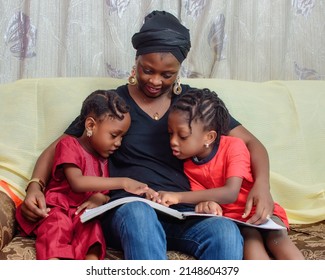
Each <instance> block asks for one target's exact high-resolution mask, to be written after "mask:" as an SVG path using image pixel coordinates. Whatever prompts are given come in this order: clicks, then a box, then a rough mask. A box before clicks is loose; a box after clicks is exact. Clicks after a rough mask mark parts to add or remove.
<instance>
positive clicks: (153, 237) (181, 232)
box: [102, 202, 243, 260]
mask: <svg viewBox="0 0 325 280" xmlns="http://www.w3.org/2000/svg"><path fill="white" fill-rule="evenodd" d="M102 227H103V231H104V234H105V239H106V242H107V245H108V246H110V247H113V248H117V249H122V250H123V252H124V258H125V259H129V260H132V259H133V260H164V259H167V254H166V252H167V249H168V250H178V251H181V252H183V253H187V254H189V255H192V256H194V257H195V258H197V259H202V260H238V259H242V257H243V239H242V236H241V234H240V232H239V229H238V227H237V225H236V224H235V223H233V222H232V221H229V220H226V219H222V218H202V217H199V218H189V219H187V220H178V219H176V218H171V217H169V216H166V215H162V214H161V215H160V214H159V215H157V213H156V212H155V211H154V210H153V209H152V208H151V207H150V206H149V205H147V204H145V203H143V202H131V203H127V204H124V205H122V206H120V207H119V208H116V209H114V210H111V211H109V212H107V213H106V214H105V216H104V217H103V218H102Z"/></svg>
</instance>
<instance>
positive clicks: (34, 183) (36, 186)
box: [25, 178, 45, 193]
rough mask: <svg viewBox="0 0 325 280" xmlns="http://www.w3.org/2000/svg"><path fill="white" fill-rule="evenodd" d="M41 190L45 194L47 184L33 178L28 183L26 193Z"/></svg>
mask: <svg viewBox="0 0 325 280" xmlns="http://www.w3.org/2000/svg"><path fill="white" fill-rule="evenodd" d="M31 189H32V190H39V191H41V192H44V190H45V184H44V182H43V181H42V180H41V179H39V178H32V179H31V180H29V181H28V182H27V185H26V189H25V191H26V193H27V192H28V190H31Z"/></svg>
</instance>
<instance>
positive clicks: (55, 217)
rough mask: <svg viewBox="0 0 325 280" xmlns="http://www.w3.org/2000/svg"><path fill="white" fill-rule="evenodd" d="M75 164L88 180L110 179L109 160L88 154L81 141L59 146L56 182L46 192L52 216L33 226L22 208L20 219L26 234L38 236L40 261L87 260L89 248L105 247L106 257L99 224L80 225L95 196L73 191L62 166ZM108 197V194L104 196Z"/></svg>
mask: <svg viewBox="0 0 325 280" xmlns="http://www.w3.org/2000/svg"><path fill="white" fill-rule="evenodd" d="M64 163H71V164H74V165H76V166H77V167H78V168H80V169H81V171H82V174H83V175H85V176H101V177H108V175H109V174H108V166H107V164H108V160H107V159H103V158H98V157H95V156H94V155H92V154H90V153H88V152H87V151H85V150H84V149H83V148H82V147H81V145H80V144H79V142H78V139H76V138H74V137H71V136H67V137H65V138H63V139H62V140H61V141H60V142H59V143H58V144H57V146H56V150H55V158H54V164H53V169H52V178H51V181H50V182H49V184H48V186H47V188H46V190H45V199H46V204H47V207H49V208H51V211H50V212H49V216H48V217H46V218H44V219H42V220H40V221H39V222H36V223H32V222H30V221H28V220H26V219H25V218H24V217H23V216H22V213H21V207H20V206H19V207H18V208H17V211H16V218H17V221H18V223H19V226H20V229H21V231H22V233H23V234H26V235H32V234H34V235H36V243H35V246H36V258H37V259H39V260H47V259H49V258H61V259H75V260H79V259H85V256H86V253H87V252H88V250H89V248H90V247H91V246H92V245H94V244H99V245H100V246H101V256H100V258H101V259H104V257H105V253H106V244H105V239H104V235H103V232H102V228H101V225H100V222H99V220H97V219H93V220H90V221H88V222H86V223H81V222H80V214H79V215H75V212H76V209H77V207H78V206H79V205H81V204H82V203H83V202H85V201H86V200H88V198H89V197H90V196H91V195H92V194H94V193H95V192H79V193H76V192H74V191H72V189H71V188H70V186H69V184H68V182H67V180H66V178H65V175H64V172H63V168H62V164H64ZM102 193H104V194H107V193H108V191H104V192H102Z"/></svg>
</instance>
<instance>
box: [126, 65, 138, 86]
mask: <svg viewBox="0 0 325 280" xmlns="http://www.w3.org/2000/svg"><path fill="white" fill-rule="evenodd" d="M128 82H129V84H130V85H132V86H134V85H136V84H137V78H136V76H135V66H133V67H132V70H131V74H130V76H129V78H128Z"/></svg>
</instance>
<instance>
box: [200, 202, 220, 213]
mask: <svg viewBox="0 0 325 280" xmlns="http://www.w3.org/2000/svg"><path fill="white" fill-rule="evenodd" d="M195 212H197V213H206V214H216V215H218V216H222V208H221V206H220V205H219V204H218V203H217V202H215V201H204V202H200V203H199V204H197V205H196V206H195Z"/></svg>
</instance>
